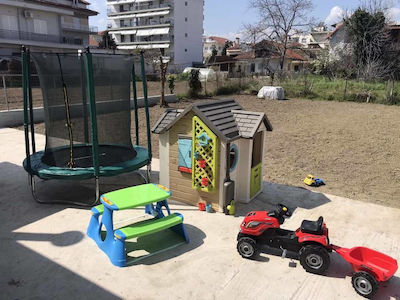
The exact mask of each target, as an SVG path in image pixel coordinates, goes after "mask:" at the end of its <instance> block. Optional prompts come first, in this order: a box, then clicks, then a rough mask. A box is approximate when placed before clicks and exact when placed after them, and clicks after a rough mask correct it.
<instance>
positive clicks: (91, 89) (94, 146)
mask: <svg viewBox="0 0 400 300" xmlns="http://www.w3.org/2000/svg"><path fill="white" fill-rule="evenodd" d="M86 76H87V84H88V98H89V102H90V120H91V125H92V156H93V166H94V175H95V177H99V173H100V172H99V149H98V148H99V145H98V136H97V112H96V96H95V92H94V83H93V64H92V53H90V52H86Z"/></svg>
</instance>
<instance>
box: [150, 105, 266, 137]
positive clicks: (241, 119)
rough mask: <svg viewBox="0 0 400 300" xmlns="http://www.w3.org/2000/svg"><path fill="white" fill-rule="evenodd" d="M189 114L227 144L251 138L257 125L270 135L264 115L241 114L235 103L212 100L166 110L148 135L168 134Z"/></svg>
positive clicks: (241, 110)
mask: <svg viewBox="0 0 400 300" xmlns="http://www.w3.org/2000/svg"><path fill="white" fill-rule="evenodd" d="M190 111H193V112H194V113H195V114H196V115H197V116H198V117H199V118H200V119H201V120H202V121H203V122H204V123H205V124H206V125H207V126H208V127H209V128H210V129H211V130H212V131H213V132H214V133H215V134H216V135H217V136H218V137H219V138H221V139H222V140H224V141H225V142H231V141H233V140H235V139H237V138H240V137H243V138H252V137H253V136H254V134H255V133H256V131H257V129H258V127H259V126H260V124H261V122H263V123H264V124H265V127H266V128H267V130H268V131H272V126H271V123H270V122H269V120H268V118H267V116H266V115H265V114H264V113H258V112H250V111H245V110H243V107H242V106H240V104H239V103H237V102H236V101H235V100H218V101H216V100H213V101H209V102H200V103H194V104H192V105H191V106H189V107H187V108H186V109H185V110H182V109H168V110H166V111H165V113H164V114H163V115H162V116H161V118H160V119H159V120H158V121H157V123H156V125H155V126H154V127H153V129H152V132H153V133H157V134H161V133H164V132H166V131H168V130H169V129H170V128H171V127H172V126H174V124H175V123H176V122H178V121H179V120H180V119H181V118H182V117H184V116H185V115H186V114H187V113H189V112H190Z"/></svg>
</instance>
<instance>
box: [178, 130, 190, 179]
mask: <svg viewBox="0 0 400 300" xmlns="http://www.w3.org/2000/svg"><path fill="white" fill-rule="evenodd" d="M178 170H179V171H181V172H184V173H192V139H191V138H186V137H183V138H179V139H178Z"/></svg>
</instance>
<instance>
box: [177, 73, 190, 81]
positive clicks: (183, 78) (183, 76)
mask: <svg viewBox="0 0 400 300" xmlns="http://www.w3.org/2000/svg"><path fill="white" fill-rule="evenodd" d="M189 77H190V73H179V74H178V75H176V80H177V81H188V80H189Z"/></svg>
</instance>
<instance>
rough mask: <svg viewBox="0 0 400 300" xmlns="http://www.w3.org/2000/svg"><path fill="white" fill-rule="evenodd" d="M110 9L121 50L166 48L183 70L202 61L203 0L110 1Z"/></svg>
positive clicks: (109, 13) (172, 63)
mask: <svg viewBox="0 0 400 300" xmlns="http://www.w3.org/2000/svg"><path fill="white" fill-rule="evenodd" d="M107 7H108V10H107V15H108V22H109V24H108V30H109V33H110V34H111V35H112V36H113V38H114V39H115V41H116V43H117V45H118V49H120V50H128V51H132V50H134V49H165V50H164V51H165V56H167V57H169V58H170V60H171V63H170V65H174V66H175V67H176V68H177V69H181V70H182V69H183V68H185V67H188V66H192V65H194V64H198V63H201V62H202V61H203V47H202V36H203V20H204V15H203V9H204V0H188V1H184V0H152V1H149V0H108V1H107Z"/></svg>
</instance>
